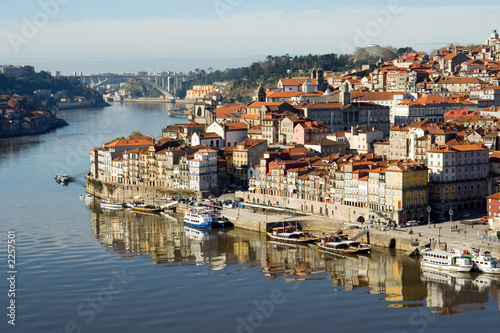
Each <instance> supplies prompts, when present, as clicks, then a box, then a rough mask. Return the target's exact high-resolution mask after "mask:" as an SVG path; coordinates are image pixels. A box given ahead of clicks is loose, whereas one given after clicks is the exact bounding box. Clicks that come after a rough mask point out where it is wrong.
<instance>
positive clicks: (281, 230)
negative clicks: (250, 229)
mask: <svg viewBox="0 0 500 333" xmlns="http://www.w3.org/2000/svg"><path fill="white" fill-rule="evenodd" d="M266 234H267V235H268V236H269V237H270V238H272V239H275V240H278V241H281V242H286V243H311V242H314V241H317V240H318V237H317V236H315V235H312V234H308V233H305V232H302V231H300V230H299V229H298V228H297V226H293V225H287V226H279V227H274V228H272V231H271V232H266Z"/></svg>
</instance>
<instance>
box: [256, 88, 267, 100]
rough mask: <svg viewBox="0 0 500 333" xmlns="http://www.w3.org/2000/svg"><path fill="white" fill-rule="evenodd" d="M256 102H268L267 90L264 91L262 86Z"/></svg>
mask: <svg viewBox="0 0 500 333" xmlns="http://www.w3.org/2000/svg"><path fill="white" fill-rule="evenodd" d="M255 101H256V102H265V101H266V90H265V89H264V87H263V86H260V87H259V90H257V98H256V100H255Z"/></svg>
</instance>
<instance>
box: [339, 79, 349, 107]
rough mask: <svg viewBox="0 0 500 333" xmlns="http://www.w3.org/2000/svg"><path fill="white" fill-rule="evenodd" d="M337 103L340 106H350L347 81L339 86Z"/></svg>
mask: <svg viewBox="0 0 500 333" xmlns="http://www.w3.org/2000/svg"><path fill="white" fill-rule="evenodd" d="M339 102H340V104H342V105H349V104H351V92H350V90H349V83H348V82H347V81H345V82H344V83H343V84H342V85H341V86H340V94H339Z"/></svg>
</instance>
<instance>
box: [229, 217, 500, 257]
mask: <svg viewBox="0 0 500 333" xmlns="http://www.w3.org/2000/svg"><path fill="white" fill-rule="evenodd" d="M223 215H224V216H226V217H227V218H228V219H229V220H230V221H232V222H233V223H234V224H235V227H236V228H242V229H249V230H255V231H260V232H264V231H265V224H266V223H267V222H278V221H286V220H289V221H298V222H299V223H300V224H301V225H302V227H303V229H304V230H307V231H309V232H313V233H317V234H322V233H323V232H324V233H325V234H328V233H329V232H332V231H335V230H339V229H343V230H344V232H345V233H347V234H349V236H351V237H352V236H354V235H356V234H358V233H359V232H361V231H362V229H363V228H367V229H368V230H369V231H370V243H371V244H372V245H378V246H383V247H390V244H391V242H393V243H395V244H394V247H395V248H397V249H401V250H405V251H413V250H414V249H415V248H419V249H422V248H423V247H424V246H425V245H426V244H429V243H430V244H431V247H432V248H439V249H447V250H449V249H453V248H462V247H469V246H474V247H476V248H480V249H484V250H489V251H491V253H492V254H493V255H494V256H496V257H500V242H495V241H489V240H487V239H482V238H481V235H482V234H483V233H486V232H487V230H488V225H482V224H481V225H478V224H476V225H472V224H464V223H461V222H466V223H468V222H472V221H473V220H475V219H471V220H460V221H453V222H451V227H452V228H450V222H449V221H448V222H442V223H436V224H431V225H427V224H425V225H419V226H413V227H404V228H395V229H390V228H387V227H384V226H381V225H376V224H369V223H366V222H365V223H363V224H361V223H359V222H349V223H348V222H342V221H338V220H335V219H331V218H328V217H322V216H316V215H306V214H300V215H296V216H289V215H279V214H266V213H262V212H254V211H253V210H249V209H243V208H233V209H224V210H223ZM363 237H366V236H363Z"/></svg>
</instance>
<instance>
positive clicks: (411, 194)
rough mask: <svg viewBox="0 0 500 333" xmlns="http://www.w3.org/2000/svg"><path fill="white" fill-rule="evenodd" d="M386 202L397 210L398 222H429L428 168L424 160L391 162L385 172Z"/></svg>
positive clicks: (390, 207) (390, 208) (392, 208)
mask: <svg viewBox="0 0 500 333" xmlns="http://www.w3.org/2000/svg"><path fill="white" fill-rule="evenodd" d="M385 179H386V194H385V197H386V204H387V205H388V206H389V207H388V208H389V210H390V211H394V212H397V213H398V214H397V216H398V219H397V223H398V224H403V223H407V222H408V221H420V223H424V222H427V206H428V190H427V182H428V169H427V166H425V164H424V163H422V162H414V161H412V160H401V161H393V162H391V163H390V164H389V165H388V166H387V169H386V172H385Z"/></svg>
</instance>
